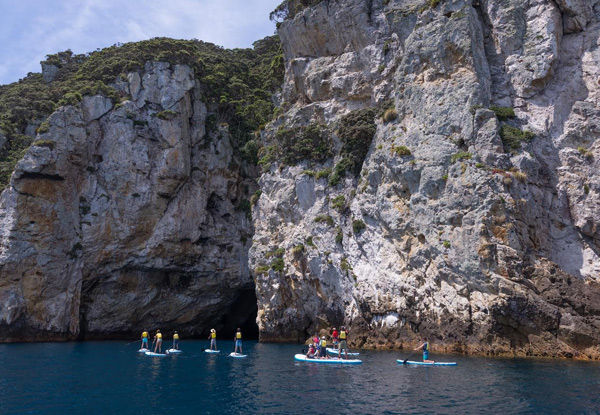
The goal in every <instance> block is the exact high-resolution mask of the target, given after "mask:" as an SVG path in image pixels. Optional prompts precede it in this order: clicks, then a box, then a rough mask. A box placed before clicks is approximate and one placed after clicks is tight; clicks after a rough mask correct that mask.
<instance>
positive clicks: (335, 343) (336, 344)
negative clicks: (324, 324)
mask: <svg viewBox="0 0 600 415" xmlns="http://www.w3.org/2000/svg"><path fill="white" fill-rule="evenodd" d="M331 341H332V343H333V348H334V349H337V348H338V347H340V345H339V340H338V331H337V329H336V328H335V327H334V328H333V333H331Z"/></svg>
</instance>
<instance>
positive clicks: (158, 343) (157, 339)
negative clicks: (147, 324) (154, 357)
mask: <svg viewBox="0 0 600 415" xmlns="http://www.w3.org/2000/svg"><path fill="white" fill-rule="evenodd" d="M155 343H156V345H155V346H154V353H156V350H157V349H158V353H162V333H161V332H160V330H156V334H155V335H154V340H152V344H153V345H154V344H155Z"/></svg>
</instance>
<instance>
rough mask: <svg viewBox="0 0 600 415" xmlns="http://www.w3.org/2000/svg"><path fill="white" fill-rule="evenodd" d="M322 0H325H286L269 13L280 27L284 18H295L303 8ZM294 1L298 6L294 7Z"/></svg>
mask: <svg viewBox="0 0 600 415" xmlns="http://www.w3.org/2000/svg"><path fill="white" fill-rule="evenodd" d="M322 1H323V0H297V1H291V0H284V1H283V2H281V4H280V5H279V6H277V7H276V8H275V10H273V11H272V12H271V13H270V14H269V19H271V21H273V22H276V23H277V26H278V27H279V24H280V23H281V22H283V21H284V20H289V19H293V18H294V17H295V16H296V15H297V14H298V13H300V12H301V11H302V10H304V9H306V8H308V7H313V6H316V5H317V4H319V3H321V2H322ZM294 3H296V7H293V5H294Z"/></svg>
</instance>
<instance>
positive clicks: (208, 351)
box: [204, 349, 221, 354]
mask: <svg viewBox="0 0 600 415" xmlns="http://www.w3.org/2000/svg"><path fill="white" fill-rule="evenodd" d="M204 353H212V354H215V353H221V351H220V350H210V349H204Z"/></svg>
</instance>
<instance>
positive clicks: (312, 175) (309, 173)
mask: <svg viewBox="0 0 600 415" xmlns="http://www.w3.org/2000/svg"><path fill="white" fill-rule="evenodd" d="M302 174H306V175H307V176H309V177H315V175H316V174H317V173H315V171H314V170H304V171H303V172H302Z"/></svg>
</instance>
